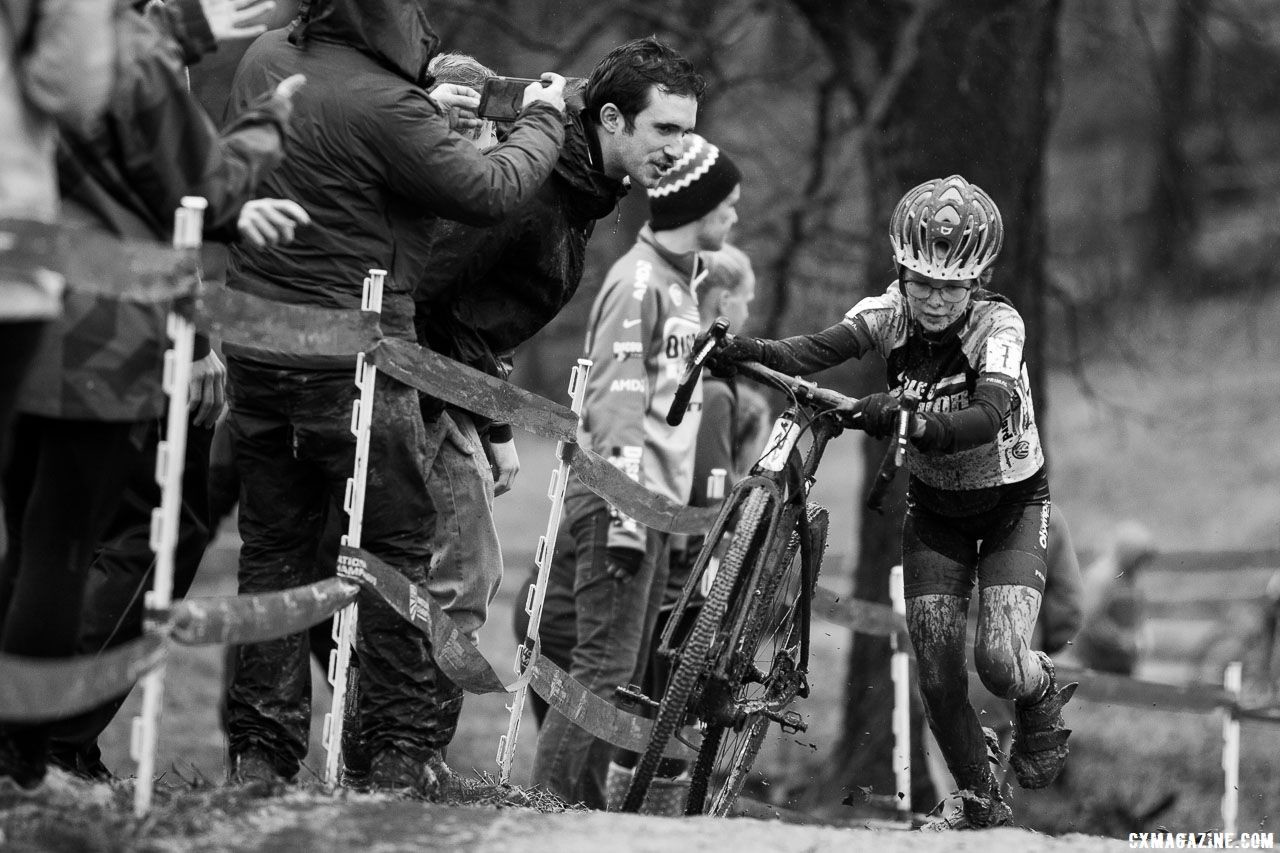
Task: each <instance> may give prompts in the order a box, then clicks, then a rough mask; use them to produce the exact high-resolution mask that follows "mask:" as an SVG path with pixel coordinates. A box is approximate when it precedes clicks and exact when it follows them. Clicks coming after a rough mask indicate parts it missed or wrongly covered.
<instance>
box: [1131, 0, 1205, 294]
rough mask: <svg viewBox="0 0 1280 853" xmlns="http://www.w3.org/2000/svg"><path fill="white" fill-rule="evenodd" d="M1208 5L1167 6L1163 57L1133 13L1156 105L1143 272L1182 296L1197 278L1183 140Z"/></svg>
mask: <svg viewBox="0 0 1280 853" xmlns="http://www.w3.org/2000/svg"><path fill="white" fill-rule="evenodd" d="M1209 4H1210V0H1178V2H1175V3H1173V4H1172V5H1173V24H1172V30H1171V34H1170V43H1169V47H1168V49H1167V50H1166V51H1165V52H1164V53H1163V55H1161V54H1160V52H1159V51H1157V50H1156V49H1155V47H1154V44H1153V40H1152V39H1151V38H1150V36H1149V34H1148V33H1147V31H1146V27H1145V21H1144V20H1143V19H1142V17H1141V14H1142V13H1141V12H1140V11H1135V15H1137V16H1138V17H1139V26H1140V28H1141V29H1142V30H1143V33H1144V35H1146V36H1147V45H1148V50H1149V53H1150V56H1151V63H1152V73H1153V74H1154V76H1155V84H1156V93H1157V99H1158V105H1159V112H1158V114H1157V120H1156V139H1155V147H1156V162H1155V172H1154V174H1153V175H1152V187H1151V203H1150V206H1149V208H1148V210H1147V216H1146V223H1147V229H1148V234H1147V241H1146V244H1147V245H1146V248H1147V252H1146V255H1147V267H1148V268H1149V269H1151V270H1153V271H1154V272H1156V273H1158V274H1160V275H1162V276H1164V277H1165V279H1166V280H1167V281H1168V283H1169V286H1170V287H1171V288H1172V289H1173V291H1174V292H1176V293H1183V294H1190V293H1193V292H1194V291H1195V289H1196V284H1197V282H1198V279H1199V270H1198V265H1197V263H1196V258H1195V253H1194V252H1193V251H1192V243H1193V240H1194V237H1195V233H1196V226H1197V220H1198V216H1197V211H1196V204H1195V199H1194V193H1193V191H1192V187H1191V183H1192V179H1193V177H1194V170H1193V168H1192V164H1191V159H1190V158H1189V157H1188V156H1187V152H1186V149H1185V146H1184V141H1185V137H1186V134H1187V131H1188V130H1189V129H1190V128H1191V126H1192V125H1193V123H1194V122H1195V119H1196V113H1195V103H1196V91H1195V89H1196V69H1197V67H1198V66H1199V64H1200V58H1201V54H1202V53H1203V49H1202V43H1203V40H1204V38H1205V34H1204V24H1205V16H1206V13H1207V12H1208V8H1209Z"/></svg>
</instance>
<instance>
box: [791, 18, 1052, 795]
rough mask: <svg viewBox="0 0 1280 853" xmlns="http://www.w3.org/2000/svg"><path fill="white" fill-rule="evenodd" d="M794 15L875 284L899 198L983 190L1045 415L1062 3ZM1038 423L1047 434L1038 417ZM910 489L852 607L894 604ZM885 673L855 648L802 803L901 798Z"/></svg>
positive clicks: (866, 564)
mask: <svg viewBox="0 0 1280 853" xmlns="http://www.w3.org/2000/svg"><path fill="white" fill-rule="evenodd" d="M793 5H794V6H795V7H796V8H797V10H798V11H800V12H801V14H802V15H803V16H804V18H805V19H806V21H807V22H808V23H809V25H810V27H811V28H812V30H813V32H814V34H815V36H816V37H817V38H818V40H819V41H820V42H821V43H822V44H823V45H824V47H825V48H826V50H827V52H828V55H829V59H830V62H831V64H832V66H833V67H834V69H835V70H836V73H837V74H838V75H840V79H841V81H842V82H843V84H844V85H845V86H846V87H847V88H848V90H849V93H850V96H851V97H852V99H853V101H854V102H855V104H857V105H858V106H859V108H860V110H861V112H862V116H861V117H862V120H863V126H862V127H861V128H860V130H861V131H862V139H863V151H862V157H863V160H864V164H865V174H866V175H867V178H868V181H867V190H868V196H867V200H866V203H867V205H868V206H869V216H868V221H869V222H870V223H872V226H871V227H872V231H873V234H872V242H871V243H870V245H872V246H875V245H877V243H878V244H879V245H883V246H884V247H885V248H884V253H883V254H878V253H876V252H874V251H873V252H871V253H869V255H868V258H867V265H866V270H865V273H866V276H867V279H868V281H871V282H874V281H875V280H876V279H877V278H881V279H883V278H884V273H883V271H884V270H885V268H886V266H887V262H886V256H887V254H888V251H889V249H888V239H887V236H886V235H885V230H886V228H887V223H888V221H889V218H890V214H891V213H892V210H893V207H894V205H895V204H896V203H897V201H898V199H899V198H900V197H901V195H902V193H903V192H904V191H906V190H907V189H909V188H910V187H912V186H914V185H916V184H917V183H920V182H921V181H924V180H927V179H929V178H937V177H945V176H947V175H950V174H954V173H960V174H963V175H964V176H965V177H966V178H968V179H969V180H971V181H973V182H975V183H977V184H978V185H980V186H982V187H983V188H984V189H986V190H987V191H988V192H989V193H990V194H991V195H992V197H993V198H994V199H995V201H996V203H997V204H998V205H999V206H1000V209H1001V212H1002V213H1003V214H1004V218H1005V227H1006V233H1005V248H1004V251H1003V254H1002V258H1001V261H1000V268H999V269H998V270H997V271H996V277H995V282H994V286H995V288H996V289H997V290H1000V291H1002V292H1003V293H1005V294H1006V295H1008V296H1009V297H1010V299H1011V300H1012V301H1013V302H1014V304H1015V305H1016V306H1017V308H1018V309H1019V311H1020V312H1021V313H1022V316H1023V319H1024V321H1025V322H1026V326H1027V350H1026V356H1027V362H1028V365H1029V368H1030V370H1031V374H1032V387H1033V388H1035V389H1037V394H1038V396H1039V399H1038V402H1042V401H1043V390H1042V389H1043V385H1044V383H1043V379H1044V367H1043V359H1042V358H1041V357H1040V356H1041V348H1042V346H1043V327H1044V297H1043V294H1044V292H1045V288H1044V270H1043V256H1044V240H1045V238H1044V234H1045V223H1044V213H1043V204H1042V198H1041V184H1042V180H1043V160H1044V150H1045V141H1046V137H1047V133H1048V126H1049V119H1050V116H1051V112H1052V109H1051V106H1052V100H1053V98H1052V96H1053V94H1054V93H1055V86H1054V83H1053V81H1054V78H1053V73H1054V71H1055V48H1056V35H1055V32H1056V22H1057V19H1058V14H1059V0H1035V2H1026V0H988V2H983V3H980V4H957V3H933V2H928V0H925V2H918V3H916V4H895V5H893V6H891V7H889V6H887V5H886V4H882V3H872V2H865V3H846V4H838V5H835V6H834V7H833V6H832V4H826V3H822V2H819V0H793ZM886 283H887V281H886ZM869 367H870V366H869ZM874 367H875V370H880V369H882V368H881V366H880V365H878V364H877V365H875V366H874ZM872 373H874V371H868V375H870V374H872ZM864 387H869V386H864ZM1041 412H1042V413H1043V406H1042V407H1041ZM1040 420H1041V424H1042V426H1043V414H1041V416H1040ZM883 448H884V444H883V443H881V442H868V443H867V448H866V450H865V459H864V461H865V462H866V464H867V467H866V471H867V477H870V476H872V475H874V472H875V471H876V468H877V466H878V465H879V461H880V457H881V455H882V454H883ZM904 481H905V475H899V482H898V483H897V484H896V488H897V490H898V491H897V493H896V494H895V496H894V499H893V500H891V501H888V502H887V506H886V513H885V514H884V515H883V516H880V515H876V514H873V513H870V512H868V511H864V513H863V518H862V525H861V527H860V529H861V531H862V533H861V541H860V543H859V545H860V553H859V558H858V564H857V569H856V573H855V578H854V590H853V594H854V596H855V597H858V598H863V599H868V600H872V601H879V602H883V603H888V570H889V567H890V566H892V565H894V564H895V563H896V562H898V561H899V560H900V548H901V545H900V529H901V524H902V516H903V511H904V502H903V498H902V494H903V489H904V487H905V482H904ZM888 672H889V645H888V642H887V641H886V640H885V639H883V638H879V637H868V636H865V635H860V634H859V635H856V636H855V638H854V642H853V644H852V649H851V651H850V655H849V680H848V684H847V688H846V701H845V717H844V726H843V733H842V736H841V738H840V740H839V742H838V743H837V744H836V746H835V749H834V750H833V751H832V753H831V755H830V757H829V759H828V761H827V763H826V766H825V768H824V773H823V779H822V780H821V782H820V783H819V784H818V785H816V786H815V787H814V789H813V791H812V792H811V793H810V796H809V797H808V798H807V799H808V801H809V803H810V804H813V803H815V802H820V801H822V800H829V799H832V798H834V797H836V796H840V797H845V796H848V795H850V793H851V792H852V793H853V796H851V797H849V800H848V802H849V804H850V805H853V806H855V807H856V806H858V805H859V799H860V798H859V797H858V795H857V793H856V791H857V789H862V790H863V791H870V792H871V793H874V794H892V793H893V778H892V773H891V766H890V760H889V758H890V752H891V748H892V735H891V726H890V710H891V707H892V702H891V692H890V682H889V678H888ZM913 729H914V732H913V740H915V741H916V742H919V734H920V733H921V727H920V722H919V718H918V717H917V719H916V720H915V724H914V725H913ZM916 752H917V756H918V755H919V753H918V750H917V751H916ZM913 764H915V765H916V766H917V767H920V764H917V763H916V762H915V761H913ZM920 769H921V771H923V768H922V767H920ZM913 789H914V790H913V798H914V799H915V800H916V805H917V806H923V807H925V808H928V806H930V805H932V803H930V802H928V799H929V798H930V794H929V790H930V786H929V785H928V783H927V780H926V779H924V778H923V773H921V774H920V776H918V777H917V778H916V779H913Z"/></svg>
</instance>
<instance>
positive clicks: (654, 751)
mask: <svg viewBox="0 0 1280 853" xmlns="http://www.w3.org/2000/svg"><path fill="white" fill-rule="evenodd" d="M768 503H769V499H768V494H767V493H766V492H765V490H764V489H763V488H754V489H752V490H751V491H749V492H747V494H746V496H745V497H744V498H743V500H742V501H741V503H740V504H739V505H738V506H739V509H738V519H737V521H736V523H735V524H734V525H733V527H732V528H731V529H728V532H727V533H726V534H725V535H723V536H721V537H720V540H719V541H718V542H714V543H712V542H708V543H706V545H705V546H704V547H711V548H716V549H722V550H723V555H722V556H721V558H720V562H719V566H718V568H717V570H716V576H715V581H714V582H713V583H712V586H711V592H710V593H709V594H708V595H707V599H706V601H705V602H704V603H703V605H702V609H701V611H700V612H699V613H698V617H697V619H696V620H695V621H694V624H693V629H692V630H691V631H690V632H689V636H688V637H687V638H686V639H685V641H684V643H683V644H682V645H681V647H680V652H679V662H678V663H677V665H676V668H675V671H674V672H673V673H672V675H671V679H670V681H669V682H668V683H667V689H666V692H665V693H664V694H663V696H662V700H661V702H660V703H659V705H658V715H657V718H656V719H655V720H654V722H653V729H652V731H651V732H650V734H649V742H648V744H647V745H646V746H645V750H644V752H643V753H642V754H641V756H640V760H639V761H638V762H637V763H636V767H635V774H634V776H633V777H632V780H631V787H630V788H629V789H628V790H627V796H626V799H625V800H624V801H623V804H622V810H623V811H625V812H638V811H640V807H641V806H642V805H643V804H644V798H645V795H646V794H647V793H648V792H649V785H650V784H651V783H652V782H653V777H654V774H655V773H656V772H657V769H658V764H659V762H660V761H661V760H662V753H663V752H664V751H666V748H667V745H668V744H669V743H670V742H671V738H672V737H673V736H674V735H675V733H676V732H677V731H678V730H679V729H680V727H681V726H682V725H683V724H684V722H685V717H686V714H687V712H688V711H689V705H690V700H691V698H692V697H693V695H694V691H695V688H697V687H699V686H701V685H703V684H705V683H706V681H707V675H708V673H709V671H710V669H711V667H712V666H713V665H714V660H713V659H712V657H711V655H710V652H711V649H712V647H713V643H714V641H715V640H716V637H717V635H718V634H719V633H720V631H721V628H722V625H723V623H724V617H725V613H726V612H727V611H728V606H729V599H730V597H731V595H732V594H733V591H734V588H735V587H736V586H737V581H738V576H739V574H740V573H741V572H742V569H743V567H744V566H745V565H747V563H748V560H749V559H750V558H751V556H752V552H753V551H754V550H755V546H756V541H757V540H758V539H759V532H760V529H761V522H762V521H763V519H764V514H765V509H766V507H767V506H768Z"/></svg>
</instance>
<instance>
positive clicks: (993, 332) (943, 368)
mask: <svg viewBox="0 0 1280 853" xmlns="http://www.w3.org/2000/svg"><path fill="white" fill-rule="evenodd" d="M844 322H845V323H847V324H849V325H850V326H851V327H852V328H853V331H854V333H855V336H856V337H857V338H858V339H859V341H860V343H861V344H862V346H861V349H862V350H863V352H866V351H869V350H871V349H874V350H876V351H877V352H879V353H880V354H881V355H882V356H884V359H885V363H886V367H887V379H888V383H889V391H890V393H892V394H894V395H895V396H897V397H899V398H900V397H902V395H903V394H904V393H905V392H907V391H911V392H914V393H915V394H917V395H919V396H920V399H921V401H920V411H923V412H937V413H941V414H946V413H950V412H957V411H959V410H961V409H964V408H966V407H967V406H968V405H969V401H970V398H971V395H972V394H973V392H974V387H975V386H976V385H977V383H978V380H979V379H983V380H986V381H989V382H992V383H994V384H997V385H999V386H1001V387H1003V388H1004V389H1005V390H1007V391H1008V393H1009V396H1010V398H1011V404H1010V408H1009V411H1008V414H1006V415H1005V417H1004V420H1003V422H1002V423H1001V424H1000V430H999V433H998V434H997V435H996V438H995V440H994V441H991V442H988V443H986V444H981V445H978V446H977V447H973V448H970V449H967V450H957V451H953V452H947V453H939V452H933V451H921V450H919V449H917V448H916V447H915V445H914V444H912V443H908V446H907V464H908V467H909V470H910V471H911V474H912V475H913V476H914V477H915V478H916V479H917V480H919V481H920V482H921V483H923V484H924V485H926V486H929V487H932V488H934V489H942V490H946V491H961V490H963V491H969V490H978V489H989V488H993V487H999V486H1004V485H1007V484H1010V483H1020V482H1022V481H1024V480H1026V479H1027V478H1029V477H1031V476H1032V475H1034V474H1035V473H1036V472H1038V471H1039V470H1040V469H1041V468H1042V467H1043V466H1044V452H1043V450H1042V449H1041V446H1040V434H1039V431H1038V430H1037V428H1036V421H1035V410H1034V407H1033V405H1032V402H1031V384H1030V381H1029V377H1028V373H1027V366H1026V363H1025V362H1024V361H1023V356H1022V349H1023V344H1024V342H1025V339H1026V332H1025V329H1024V327H1023V324H1022V317H1021V316H1020V315H1019V314H1018V312H1017V311H1016V310H1015V309H1014V308H1013V306H1012V305H1010V304H1009V303H1008V302H1006V301H1005V300H1004V299H1003V298H1001V297H999V296H996V295H995V294H990V293H985V292H980V293H979V294H976V295H975V297H974V299H973V301H972V302H971V303H970V305H969V308H968V310H967V311H966V312H965V315H964V316H963V317H962V318H961V319H960V320H958V321H957V322H956V324H955V325H954V326H953V327H952V328H951V329H948V330H947V331H946V332H945V333H943V334H942V335H941V336H940V339H938V340H930V339H929V338H926V337H924V336H922V335H920V334H918V333H917V334H910V332H911V325H912V321H911V318H910V316H909V315H908V313H907V306H906V299H905V297H904V296H903V295H902V292H901V291H900V290H899V288H898V284H897V282H894V283H893V284H892V285H890V287H889V289H888V290H887V291H886V292H885V293H884V294H882V295H879V296H870V297H867V298H866V299H863V300H862V301H861V302H859V303H858V304H857V305H855V306H854V307H853V308H852V309H851V310H850V311H849V312H848V313H847V314H846V315H845V318H844Z"/></svg>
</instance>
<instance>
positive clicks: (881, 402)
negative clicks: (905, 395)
mask: <svg viewBox="0 0 1280 853" xmlns="http://www.w3.org/2000/svg"><path fill="white" fill-rule="evenodd" d="M899 408H900V407H899V405H898V398H897V397H895V396H893V395H892V394H869V395H867V396H866V397H863V398H862V399H861V400H859V401H858V402H857V404H856V405H854V407H853V411H852V412H851V415H853V417H852V418H851V422H852V424H853V425H854V426H856V427H857V428H858V429H860V430H863V431H864V432H865V433H866V434H867V435H869V436H871V437H872V438H888V437H889V436H891V435H893V431H894V430H895V429H897V426H898V409H899Z"/></svg>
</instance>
